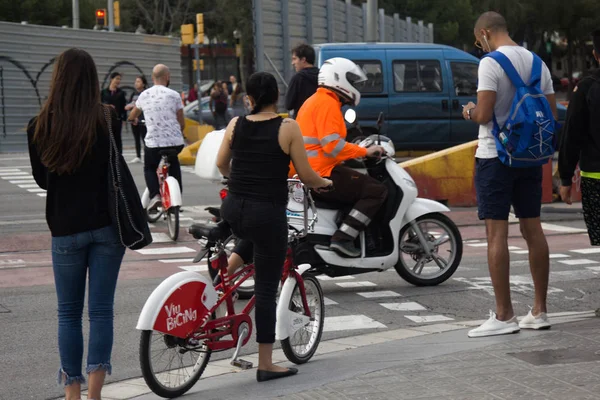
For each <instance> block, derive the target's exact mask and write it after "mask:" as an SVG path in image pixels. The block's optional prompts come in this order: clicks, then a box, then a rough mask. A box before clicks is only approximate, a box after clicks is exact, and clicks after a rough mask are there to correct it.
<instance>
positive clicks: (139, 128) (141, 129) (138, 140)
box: [125, 75, 148, 164]
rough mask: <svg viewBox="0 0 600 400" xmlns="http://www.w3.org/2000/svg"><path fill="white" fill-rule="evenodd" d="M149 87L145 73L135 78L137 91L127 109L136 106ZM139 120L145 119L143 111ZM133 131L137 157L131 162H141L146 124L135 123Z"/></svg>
mask: <svg viewBox="0 0 600 400" xmlns="http://www.w3.org/2000/svg"><path fill="white" fill-rule="evenodd" d="M146 89H148V80H147V79H146V77H145V76H144V75H139V76H138V77H137V78H135V92H133V93H131V97H130V98H129V104H127V106H125V110H126V111H130V110H133V108H134V107H135V102H136V101H137V99H138V97H140V94H142V92H143V91H144V90H146ZM137 119H138V120H139V121H141V120H143V119H144V113H142V114H141V115H140V116H139V117H138V118H137ZM131 131H132V132H133V139H134V140H135V158H134V159H133V160H131V163H133V164H135V163H141V162H142V141H143V140H144V138H145V137H146V124H142V123H139V122H138V123H137V124H136V123H135V122H134V123H133V124H132V126H131Z"/></svg>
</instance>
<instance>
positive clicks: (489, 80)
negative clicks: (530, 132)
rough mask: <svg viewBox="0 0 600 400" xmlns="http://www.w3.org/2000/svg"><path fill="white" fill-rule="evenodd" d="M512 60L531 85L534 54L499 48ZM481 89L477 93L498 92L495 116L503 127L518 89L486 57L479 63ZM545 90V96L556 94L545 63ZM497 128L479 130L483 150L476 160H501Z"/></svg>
mask: <svg viewBox="0 0 600 400" xmlns="http://www.w3.org/2000/svg"><path fill="white" fill-rule="evenodd" d="M498 51H500V52H502V53H503V54H504V55H505V56H507V57H508V59H509V60H510V62H511V63H512V65H513V66H514V67H515V69H516V70H517V72H518V73H519V75H520V76H521V79H523V82H525V83H527V82H529V79H530V78H531V68H532V66H533V54H531V52H530V51H529V50H527V49H525V48H523V47H520V46H502V47H499V48H498ZM478 75H479V85H478V87H477V91H478V92H481V91H493V92H496V105H495V106H494V113H495V115H496V120H497V121H498V125H500V126H502V125H504V123H505V122H506V120H507V119H508V114H509V113H510V108H511V106H512V102H513V99H514V97H515V92H516V89H515V87H514V86H513V84H512V82H511V81H510V79H509V78H508V75H506V73H505V72H504V70H503V69H502V67H501V66H500V64H498V63H497V62H496V60H494V59H492V58H490V57H486V58H484V59H482V60H481V62H480V63H479V73H478ZM541 89H542V92H543V93H544V94H545V95H549V94H553V93H554V89H553V87H552V76H551V75H550V70H548V67H547V66H546V64H545V63H543V62H542V82H541ZM493 128H494V123H493V121H490V122H489V123H488V124H487V125H481V126H480V127H479V146H478V147H477V152H476V153H475V157H477V158H495V157H498V151H497V150H496V142H495V140H496V139H494V136H493V135H492V129H493Z"/></svg>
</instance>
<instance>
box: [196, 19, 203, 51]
mask: <svg viewBox="0 0 600 400" xmlns="http://www.w3.org/2000/svg"><path fill="white" fill-rule="evenodd" d="M196 33H198V44H202V43H204V14H202V13H200V14H196Z"/></svg>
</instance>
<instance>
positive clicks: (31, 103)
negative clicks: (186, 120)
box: [0, 22, 182, 151]
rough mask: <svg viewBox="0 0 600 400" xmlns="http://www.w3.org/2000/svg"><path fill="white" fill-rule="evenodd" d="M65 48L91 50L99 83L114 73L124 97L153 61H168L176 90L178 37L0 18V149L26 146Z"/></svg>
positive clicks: (104, 83)
mask: <svg viewBox="0 0 600 400" xmlns="http://www.w3.org/2000/svg"><path fill="white" fill-rule="evenodd" d="M71 47H79V48H82V49H84V50H86V51H87V52H89V53H90V54H91V55H92V57H93V58H94V61H95V62H96V67H97V68H98V75H99V79H100V85H101V86H102V87H103V88H104V87H106V86H108V84H109V78H108V76H109V75H110V73H111V72H113V71H118V72H120V73H121V74H122V78H123V79H122V83H121V87H122V88H123V89H124V90H125V91H126V92H128V93H127V94H128V98H129V93H131V91H132V90H133V84H134V82H135V78H136V76H137V75H140V74H143V75H145V76H146V77H147V78H148V81H151V79H150V76H151V74H152V68H153V66H154V65H156V64H157V63H164V64H166V65H167V66H169V68H170V70H171V87H172V88H173V89H174V90H177V91H180V90H181V81H182V79H181V78H182V77H181V57H180V47H179V38H168V37H163V36H154V35H137V34H132V33H118V32H106V31H92V30H85V29H79V30H73V29H63V28H57V27H49V26H39V25H22V24H15V23H8V22H0V151H23V150H24V149H26V147H25V144H26V143H27V137H26V135H25V132H24V131H25V128H26V125H27V123H28V121H29V120H30V119H31V118H32V117H33V116H35V115H36V114H37V113H38V112H39V109H40V106H41V104H42V103H43V102H44V100H45V98H46V96H47V95H48V90H49V86H50V79H51V76H52V70H53V68H52V64H53V62H54V59H55V57H56V56H57V55H59V54H60V53H61V52H62V51H64V50H66V49H68V48H71ZM126 136H129V135H125V134H124V139H125V138H126Z"/></svg>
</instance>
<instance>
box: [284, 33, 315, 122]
mask: <svg viewBox="0 0 600 400" xmlns="http://www.w3.org/2000/svg"><path fill="white" fill-rule="evenodd" d="M315 59H316V55H315V49H313V48H312V47H311V46H309V45H307V44H300V45H298V46H296V47H294V49H293V50H292V65H293V66H294V69H295V70H296V74H295V75H294V76H293V77H292V79H291V80H290V85H289V87H288V89H287V93H286V94H285V108H286V110H291V111H293V113H294V114H293V117H294V118H296V116H298V111H299V110H300V107H302V104H304V102H305V101H306V99H308V98H309V97H310V96H312V95H313V94H315V92H316V91H317V86H318V82H317V80H318V78H319V68H317V67H315V65H314V64H315Z"/></svg>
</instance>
